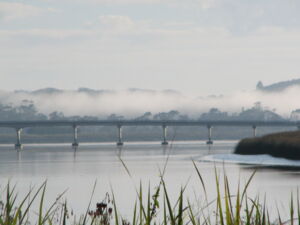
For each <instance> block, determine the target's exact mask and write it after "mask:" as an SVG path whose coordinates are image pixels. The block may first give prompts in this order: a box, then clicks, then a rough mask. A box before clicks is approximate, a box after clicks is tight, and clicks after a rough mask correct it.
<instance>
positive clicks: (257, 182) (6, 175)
mask: <svg viewBox="0 0 300 225" xmlns="http://www.w3.org/2000/svg"><path fill="white" fill-rule="evenodd" d="M236 143H237V141H215V142H214V144H213V146H211V147H210V148H209V147H208V146H207V145H206V144H205V143H204V142H199V141H198V142H196V141H195V142H192V141H185V142H174V143H172V144H170V145H169V146H167V147H162V146H161V145H160V144H159V143H157V142H141V143H125V145H124V146H123V147H122V148H118V147H116V146H115V143H104V144H103V143H102V144H99V143H87V144H81V145H80V147H79V148H78V149H76V150H74V149H72V148H71V147H70V145H69V144H27V145H25V147H24V149H23V150H21V151H16V150H14V149H13V146H12V145H1V146H0V184H1V186H0V188H1V189H2V190H3V188H4V187H5V185H6V184H7V182H8V181H10V183H12V184H16V186H17V190H18V192H19V195H20V196H22V195H24V194H25V193H26V192H27V191H28V190H29V189H30V187H33V186H35V187H37V186H38V185H40V184H41V183H42V182H43V181H45V180H47V192H46V199H47V202H48V204H49V203H50V202H51V201H54V200H55V198H56V197H57V196H58V194H60V193H62V192H63V191H64V190H66V189H67V192H66V194H65V195H64V198H66V199H68V205H69V207H70V208H71V209H72V210H73V211H74V212H75V213H77V214H80V213H84V211H85V210H86V207H87V206H88V202H89V198H90V196H91V193H92V189H93V185H94V183H95V182H97V184H96V190H95V195H94V197H93V204H92V207H94V204H95V203H96V202H99V201H101V200H102V199H103V198H104V197H105V194H106V193H107V192H108V193H111V192H112V190H113V192H114V195H115V198H116V203H117V206H118V208H119V211H120V212H121V214H122V215H124V217H129V216H130V215H131V214H132V209H133V204H134V200H135V199H136V191H135V190H136V189H137V188H138V186H139V183H140V182H141V183H142V184H143V186H144V190H147V187H148V185H149V184H150V186H151V190H152V191H154V189H155V187H156V185H157V184H158V183H159V179H160V178H159V177H160V171H162V170H163V168H164V166H165V165H166V172H165V175H164V179H165V182H166V184H167V188H168V192H169V195H170V196H171V198H172V200H173V201H174V200H175V199H176V197H178V193H179V192H180V188H181V187H183V186H185V185H186V184H187V188H186V191H185V197H186V198H189V199H190V200H191V201H192V202H197V201H199V202H201V201H203V199H204V195H203V189H202V186H201V183H200V181H199V178H198V176H197V173H196V171H195V169H194V166H193V163H192V159H193V160H194V161H195V162H196V164H197V166H198V168H199V171H200V173H201V174H202V176H203V179H204V182H205V185H206V189H207V190H208V197H209V198H210V199H213V198H214V195H215V188H216V186H215V168H216V169H217V171H218V173H220V174H223V173H224V171H225V172H226V174H227V176H228V178H229V181H230V186H231V191H232V192H234V191H236V188H237V185H238V182H240V183H241V186H243V184H245V183H246V181H247V179H248V177H250V176H251V174H252V173H253V171H254V170H257V172H256V174H255V176H254V179H253V181H252V182H251V185H250V187H249V196H252V197H255V196H256V195H257V194H259V195H261V196H264V195H265V194H266V196H267V199H268V201H269V209H270V210H273V211H277V209H276V207H277V206H278V207H279V208H280V210H281V211H282V213H283V214H287V215H288V210H287V207H286V206H287V205H288V204H289V200H290V195H291V192H292V191H293V192H294V193H296V189H297V187H298V186H299V185H300V179H299V178H300V173H299V171H300V170H298V167H297V166H298V165H297V164H298V162H292V161H286V160H278V159H274V158H272V157H271V158H270V157H268V156H258V157H243V156H238V157H237V156H235V155H233V154H232V151H233V149H234V147H235V145H236ZM120 159H122V161H123V162H124V164H125V166H126V168H127V169H128V171H129V173H130V174H129V173H128V172H127V171H126V168H125V166H124V165H123V163H122V161H121V160H120ZM166 162H167V163H166ZM247 162H248V164H247ZM254 164H259V165H254ZM270 165H271V166H270ZM278 166H279V167H278ZM286 166H291V167H289V168H287V167H286ZM299 166H300V163H299ZM1 193H2V194H3V192H1ZM285 210H286V211H285Z"/></svg>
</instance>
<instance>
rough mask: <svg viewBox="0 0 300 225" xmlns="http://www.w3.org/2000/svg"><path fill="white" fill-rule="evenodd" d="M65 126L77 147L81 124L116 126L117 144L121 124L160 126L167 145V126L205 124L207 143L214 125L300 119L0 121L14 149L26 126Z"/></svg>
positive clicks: (286, 124)
mask: <svg viewBox="0 0 300 225" xmlns="http://www.w3.org/2000/svg"><path fill="white" fill-rule="evenodd" d="M62 126H64V127H66V126H70V127H72V128H73V143H72V146H73V147H78V146H79V143H78V129H79V127H83V126H85V127H86V126H115V127H116V128H117V145H118V146H122V145H123V144H124V142H123V138H122V127H123V126H160V127H162V142H161V144H162V145H168V141H167V128H168V127H169V126H174V127H176V126H205V127H207V130H208V137H207V138H208V140H207V142H206V143H207V144H208V145H210V144H213V140H212V128H213V127H215V126H225V127H226V126H235V127H236V126H243V127H251V128H252V129H253V136H254V137H255V136H256V129H257V127H297V128H300V121H289V120H279V121H258V120H257V121H252V120H248V121H247V120H245V121H240V120H93V121H92V120H76V121H71V120H58V121H55V120H41V121H0V127H6V128H13V129H15V130H16V134H17V135H16V138H17V140H16V143H15V148H16V149H22V143H21V133H22V129H24V128H28V127H62Z"/></svg>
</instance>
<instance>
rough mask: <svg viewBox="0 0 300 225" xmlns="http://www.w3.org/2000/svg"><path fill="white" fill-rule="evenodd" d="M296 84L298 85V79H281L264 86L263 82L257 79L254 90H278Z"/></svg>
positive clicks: (299, 82)
mask: <svg viewBox="0 0 300 225" xmlns="http://www.w3.org/2000/svg"><path fill="white" fill-rule="evenodd" d="M297 86H298V87H300V79H294V80H288V81H281V82H278V83H274V84H271V85H267V86H264V85H263V83H262V82H261V81H259V82H258V83H257V85H256V90H259V91H264V92H280V91H284V90H286V89H287V88H290V87H297Z"/></svg>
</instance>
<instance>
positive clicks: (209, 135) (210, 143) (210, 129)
mask: <svg viewBox="0 0 300 225" xmlns="http://www.w3.org/2000/svg"><path fill="white" fill-rule="evenodd" d="M207 130H208V141H207V142H206V144H208V145H212V144H213V143H214V142H213V141H212V139H211V137H212V126H211V125H208V126H207Z"/></svg>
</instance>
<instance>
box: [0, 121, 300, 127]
mask: <svg viewBox="0 0 300 225" xmlns="http://www.w3.org/2000/svg"><path fill="white" fill-rule="evenodd" d="M53 126H257V127H258V126H260V127H262V126H264V127H276V126H278V127H298V126H300V121H288V120H280V121H259V120H257V121H252V120H245V121H239V120H93V121H92V120H89V121H87V120H76V121H71V120H57V121H54V120H41V121H0V127H11V128H26V127H53Z"/></svg>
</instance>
